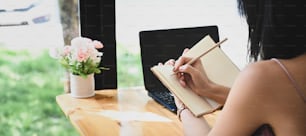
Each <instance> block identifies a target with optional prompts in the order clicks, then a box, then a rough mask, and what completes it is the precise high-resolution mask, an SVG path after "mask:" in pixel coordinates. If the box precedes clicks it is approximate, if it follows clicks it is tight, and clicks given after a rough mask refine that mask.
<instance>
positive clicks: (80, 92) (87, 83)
mask: <svg viewBox="0 0 306 136" xmlns="http://www.w3.org/2000/svg"><path fill="white" fill-rule="evenodd" d="M70 91H71V92H70V94H71V96H72V97H74V98H88V97H92V96H94V95H95V79H94V74H90V75H87V77H82V76H78V75H74V74H70Z"/></svg>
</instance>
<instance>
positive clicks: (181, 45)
mask: <svg viewBox="0 0 306 136" xmlns="http://www.w3.org/2000/svg"><path fill="white" fill-rule="evenodd" d="M208 34H209V35H210V36H211V37H212V39H213V40H214V41H215V42H219V34H218V27H217V26H204V27H190V28H175V29H163V30H146V31H141V32H139V38H140V49H141V62H142V70H143V77H144V85H145V88H146V90H148V91H154V90H157V89H158V90H167V89H166V88H165V87H164V86H163V84H162V83H161V82H160V81H159V80H158V79H157V78H156V77H155V75H154V74H153V73H152V71H151V70H150V68H151V67H152V66H154V65H157V64H158V63H159V62H162V63H163V62H165V61H167V60H169V59H171V58H172V59H177V58H178V57H179V56H181V55H182V52H183V50H184V49H185V48H191V47H192V46H193V45H194V44H196V43H197V42H198V41H200V40H201V39H202V38H204V37H205V36H206V35H208Z"/></svg>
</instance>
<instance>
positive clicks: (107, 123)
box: [56, 87, 217, 136]
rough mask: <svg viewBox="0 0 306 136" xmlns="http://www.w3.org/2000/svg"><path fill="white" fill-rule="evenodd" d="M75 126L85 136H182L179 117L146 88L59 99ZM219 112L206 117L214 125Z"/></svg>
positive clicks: (60, 104) (106, 91)
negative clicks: (155, 98)
mask: <svg viewBox="0 0 306 136" xmlns="http://www.w3.org/2000/svg"><path fill="white" fill-rule="evenodd" d="M56 101H57V103H58V105H59V106H60V108H61V109H62V111H63V112H64V114H65V115H66V117H67V118H69V119H70V121H71V123H72V124H73V125H74V126H75V128H76V129H77V130H78V131H79V133H80V134H81V135H84V136H119V135H120V136H142V135H145V136H170V135H175V136H182V135H183V129H182V124H181V122H179V120H178V119H177V117H176V115H175V114H174V113H172V112H170V111H168V110H167V109H166V108H164V107H162V106H161V105H159V104H158V103H156V102H155V101H154V100H152V99H151V98H150V97H148V95H147V93H146V91H145V90H144V88H142V87H140V88H128V89H118V90H117V89H109V90H99V91H96V95H95V96H94V97H90V98H86V99H76V98H72V97H71V96H70V94H62V95H59V96H56ZM216 114H217V113H213V114H210V115H206V116H205V118H207V119H208V122H209V124H210V125H213V123H214V120H215V116H216Z"/></svg>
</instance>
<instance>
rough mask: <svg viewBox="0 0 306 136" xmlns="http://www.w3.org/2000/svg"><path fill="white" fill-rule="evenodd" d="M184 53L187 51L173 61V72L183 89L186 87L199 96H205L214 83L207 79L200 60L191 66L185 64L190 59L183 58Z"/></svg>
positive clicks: (186, 50)
mask: <svg viewBox="0 0 306 136" xmlns="http://www.w3.org/2000/svg"><path fill="white" fill-rule="evenodd" d="M186 52H188V49H185V50H184V52H183V55H182V56H181V57H180V58H179V59H178V60H177V61H175V63H174V69H173V71H174V72H177V77H178V79H179V81H180V84H181V85H182V86H183V87H187V86H188V87H189V88H190V89H191V90H193V91H194V92H196V93H197V94H199V95H200V96H207V94H206V93H207V91H208V90H210V89H211V85H212V84H214V83H213V82H211V81H210V80H209V79H208V77H207V75H206V73H205V70H204V67H203V65H202V63H201V60H200V59H199V60H197V61H196V62H195V63H193V64H192V65H189V64H187V62H188V61H190V60H191V59H192V58H188V57H185V56H184V54H185V53H186Z"/></svg>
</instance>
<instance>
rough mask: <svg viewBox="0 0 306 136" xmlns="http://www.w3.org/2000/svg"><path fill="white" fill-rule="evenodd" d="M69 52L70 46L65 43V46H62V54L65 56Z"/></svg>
mask: <svg viewBox="0 0 306 136" xmlns="http://www.w3.org/2000/svg"><path fill="white" fill-rule="evenodd" d="M70 52H71V49H70V46H68V45H66V46H64V50H63V54H62V55H63V56H67V55H69V54H70Z"/></svg>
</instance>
